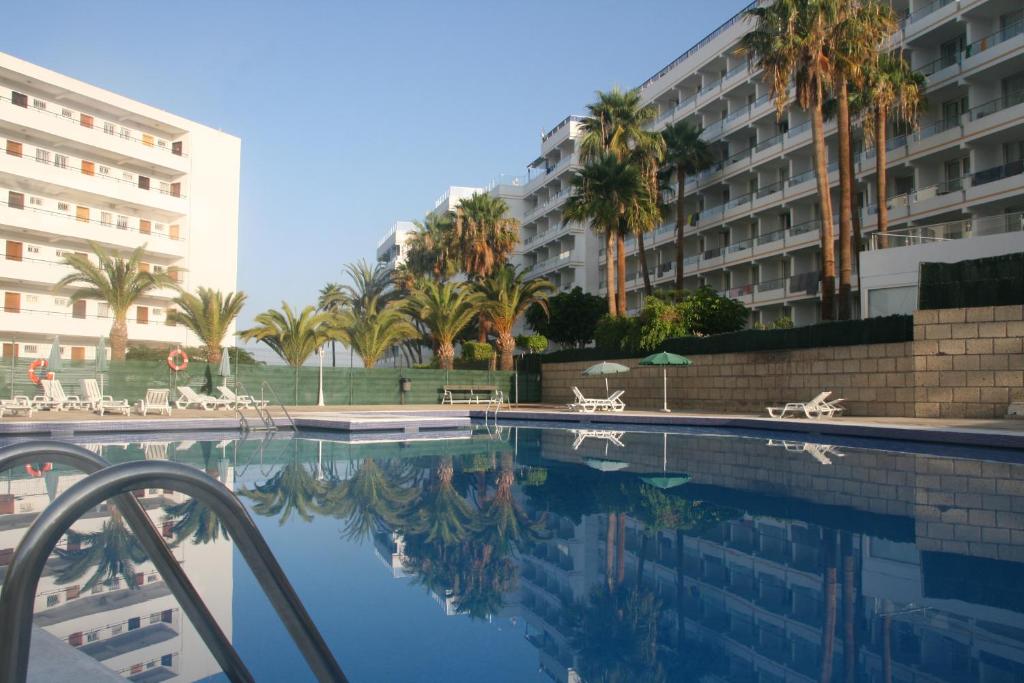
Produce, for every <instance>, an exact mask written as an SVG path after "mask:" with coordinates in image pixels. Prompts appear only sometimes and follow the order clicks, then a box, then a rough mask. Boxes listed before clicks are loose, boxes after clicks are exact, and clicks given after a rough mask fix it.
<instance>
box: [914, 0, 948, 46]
mask: <svg viewBox="0 0 1024 683" xmlns="http://www.w3.org/2000/svg"><path fill="white" fill-rule="evenodd" d="M947 8H948V9H947ZM943 9H945V11H942V12H940V11H939V10H943ZM959 9H960V4H959V3H958V2H957V0H935V1H934V2H932V3H929V4H927V5H925V6H924V7H921V8H919V9H916V10H914V11H913V12H911V13H910V14H908V15H907V16H906V18H905V19H904V20H903V22H902V23H901V27H902V29H903V37H904V40H910V39H911V37H912V36H918V35H920V34H921V33H922V32H924V31H927V30H929V29H931V28H934V27H935V26H938V25H940V24H942V23H943V22H945V21H946V20H947V19H949V18H950V17H951V16H953V15H954V14H956V13H957V11H958V10H959Z"/></svg>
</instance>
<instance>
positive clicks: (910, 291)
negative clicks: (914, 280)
mask: <svg viewBox="0 0 1024 683" xmlns="http://www.w3.org/2000/svg"><path fill="white" fill-rule="evenodd" d="M915 308H917V287H915V286H913V285H910V286H907V287H887V288H885V289H872V290H869V291H868V315H870V316H871V317H875V316H880V315H895V314H898V313H913V312H914V309H915Z"/></svg>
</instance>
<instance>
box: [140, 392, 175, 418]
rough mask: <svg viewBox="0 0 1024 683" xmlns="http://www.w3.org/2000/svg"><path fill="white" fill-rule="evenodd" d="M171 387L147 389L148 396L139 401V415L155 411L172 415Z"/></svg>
mask: <svg viewBox="0 0 1024 683" xmlns="http://www.w3.org/2000/svg"><path fill="white" fill-rule="evenodd" d="M170 396H171V390H170V389H146V398H144V399H142V400H141V401H139V404H138V411H139V415H148V414H149V413H151V412H154V413H167V416H168V417H170V415H171V404H170Z"/></svg>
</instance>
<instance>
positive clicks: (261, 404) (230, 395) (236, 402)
mask: <svg viewBox="0 0 1024 683" xmlns="http://www.w3.org/2000/svg"><path fill="white" fill-rule="evenodd" d="M217 391H219V392H220V395H221V396H222V397H223V398H224V399H226V400H228V401H231V403H232V405H233V406H234V407H235V408H254V409H255V408H266V407H267V405H268V404H269V403H270V401H264V400H261V399H258V398H255V397H253V396H249V395H248V394H236V393H235V392H234V391H232V390H231V389H229V388H228V387H227V385H224V386H220V387H217Z"/></svg>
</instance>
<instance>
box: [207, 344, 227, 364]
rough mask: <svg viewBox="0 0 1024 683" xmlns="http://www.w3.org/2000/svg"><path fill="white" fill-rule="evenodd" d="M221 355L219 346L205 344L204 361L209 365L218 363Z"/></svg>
mask: <svg viewBox="0 0 1024 683" xmlns="http://www.w3.org/2000/svg"><path fill="white" fill-rule="evenodd" d="M223 355H224V354H223V353H222V352H221V350H220V347H219V346H210V345H209V344H207V345H206V362H207V363H209V364H210V365H218V364H219V363H220V358H221V356H223Z"/></svg>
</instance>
